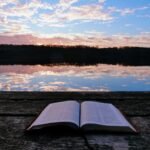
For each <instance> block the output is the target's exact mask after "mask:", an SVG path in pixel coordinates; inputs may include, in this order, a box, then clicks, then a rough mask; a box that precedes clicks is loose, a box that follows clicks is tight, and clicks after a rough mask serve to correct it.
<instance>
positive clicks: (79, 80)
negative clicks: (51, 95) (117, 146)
mask: <svg viewBox="0 0 150 150" xmlns="http://www.w3.org/2000/svg"><path fill="white" fill-rule="evenodd" d="M0 91H150V66H137V67H133V66H121V65H106V64H98V65H93V66H92V65H91V66H73V65H53V66H52V65H51V66H42V65H0Z"/></svg>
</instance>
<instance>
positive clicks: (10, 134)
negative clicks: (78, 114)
mask: <svg viewBox="0 0 150 150" xmlns="http://www.w3.org/2000/svg"><path fill="white" fill-rule="evenodd" d="M32 120H33V117H0V150H35V149H36V150H52V149H56V150H66V149H72V150H77V149H79V150H82V149H85V150H86V149H88V147H87V146H86V143H85V142H84V139H83V138H82V137H81V136H80V135H64V136H62V135H61V136H59V135H56V136H55V135H54V134H53V135H51V133H47V134H43V135H42V134H36V136H35V135H28V134H25V133H24V129H25V128H26V127H27V125H28V124H29V123H30V122H31V121H32Z"/></svg>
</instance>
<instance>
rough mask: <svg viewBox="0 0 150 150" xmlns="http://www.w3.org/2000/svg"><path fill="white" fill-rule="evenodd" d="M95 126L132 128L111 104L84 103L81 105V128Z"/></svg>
mask: <svg viewBox="0 0 150 150" xmlns="http://www.w3.org/2000/svg"><path fill="white" fill-rule="evenodd" d="M85 124H97V125H104V126H125V127H126V126H129V127H131V128H132V126H131V125H130V124H129V122H128V121H127V120H126V119H125V118H124V116H123V115H122V114H121V112H120V111H119V110H118V109H117V108H116V107H114V106H113V105H112V104H107V103H99V102H91V101H86V102H83V103H82V104H81V126H83V125H85Z"/></svg>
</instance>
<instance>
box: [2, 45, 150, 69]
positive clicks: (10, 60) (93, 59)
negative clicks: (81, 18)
mask: <svg viewBox="0 0 150 150" xmlns="http://www.w3.org/2000/svg"><path fill="white" fill-rule="evenodd" d="M98 63H104V64H121V65H134V66H139V65H150V48H144V47H121V48H117V47H113V48H96V47H87V46H35V45H0V64H1V65H2V64H31V65H34V64H75V65H94V64H98Z"/></svg>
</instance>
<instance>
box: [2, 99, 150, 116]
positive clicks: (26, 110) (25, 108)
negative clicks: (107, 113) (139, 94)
mask: <svg viewBox="0 0 150 150" xmlns="http://www.w3.org/2000/svg"><path fill="white" fill-rule="evenodd" d="M89 100H90V99H89ZM54 101H55V100H53V101H52V100H44V101H43V100H41V101H34V100H33V101H32V100H30V101H29V100H22V101H17V102H16V101H13V100H11V101H9V100H8V101H0V115H37V114H38V113H39V112H40V111H41V110H42V109H43V108H44V107H45V106H46V105H47V104H49V103H52V102H54ZM57 101H62V100H57ZM97 101H100V102H109V103H113V104H114V105H115V106H117V107H118V108H119V109H120V110H121V111H122V112H123V113H125V114H126V115H128V116H150V100H134V101H132V100H118V99H116V100H97Z"/></svg>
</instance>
